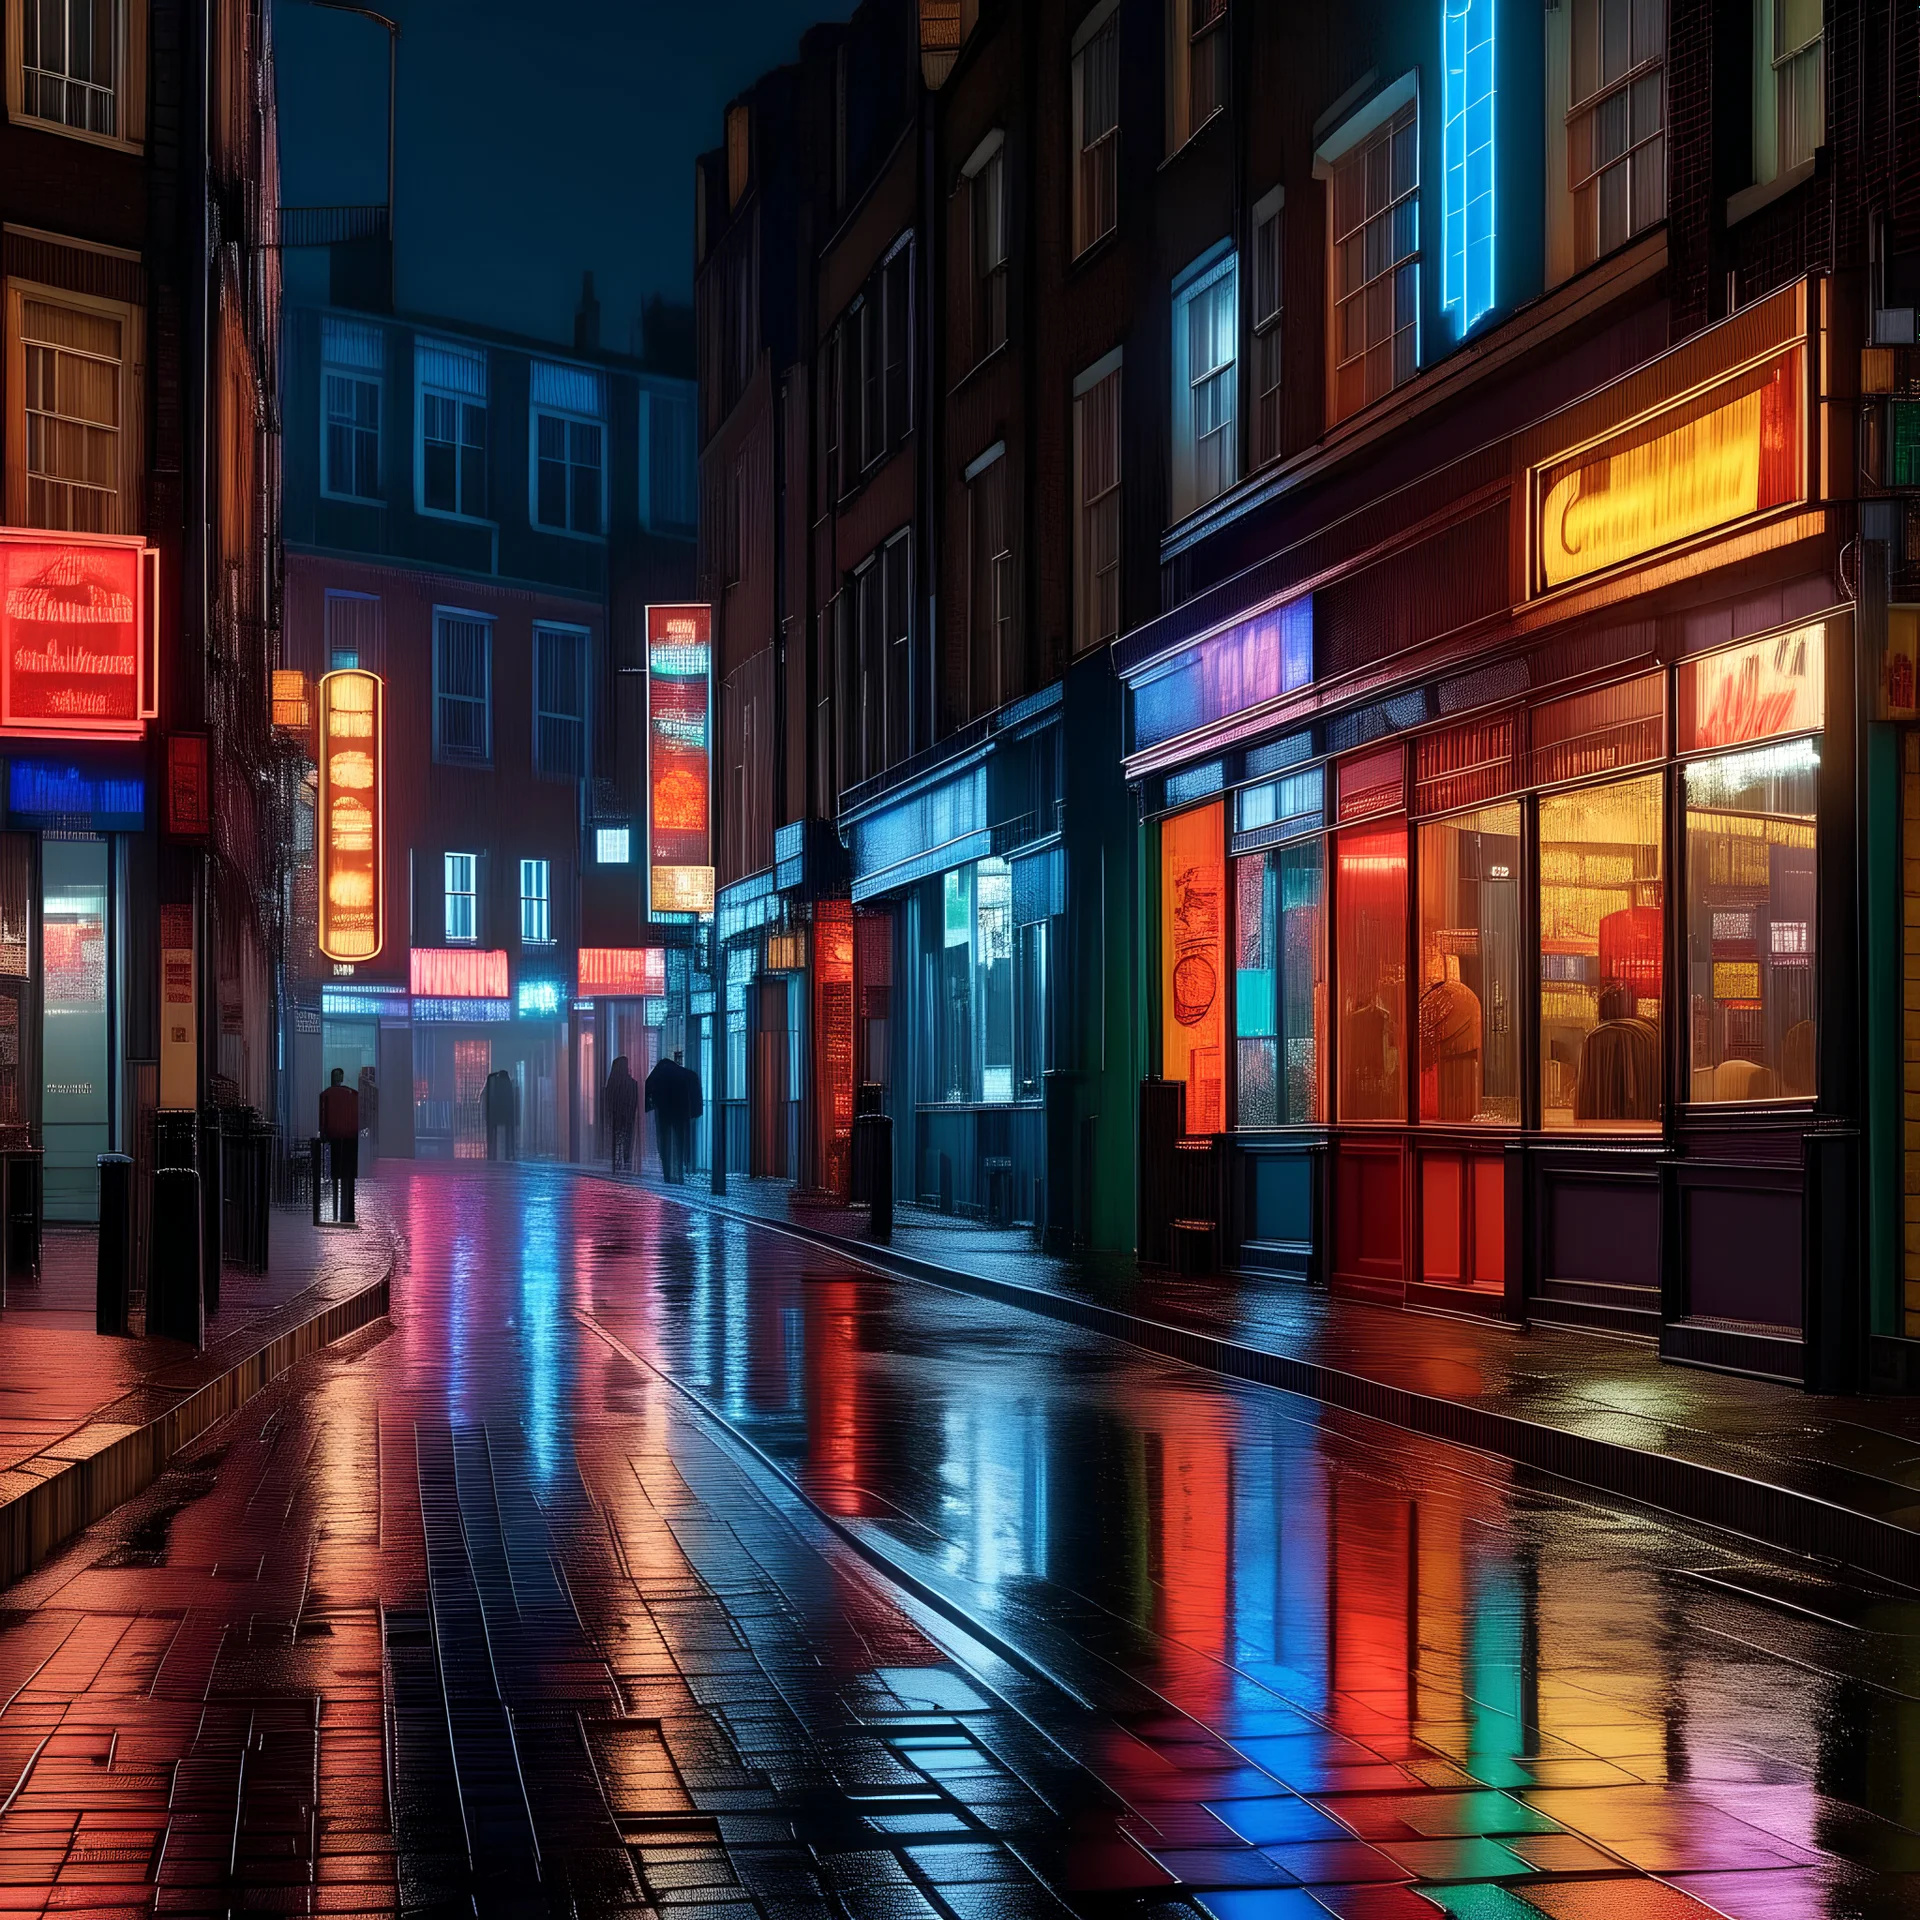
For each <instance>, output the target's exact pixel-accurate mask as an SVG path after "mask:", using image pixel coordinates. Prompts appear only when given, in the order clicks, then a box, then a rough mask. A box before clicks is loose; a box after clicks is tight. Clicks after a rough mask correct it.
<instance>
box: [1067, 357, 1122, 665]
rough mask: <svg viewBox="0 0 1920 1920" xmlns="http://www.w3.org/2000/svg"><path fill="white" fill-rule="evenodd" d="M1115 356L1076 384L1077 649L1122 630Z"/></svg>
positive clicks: (1093, 645)
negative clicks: (1104, 368) (1107, 365)
mask: <svg viewBox="0 0 1920 1920" xmlns="http://www.w3.org/2000/svg"><path fill="white" fill-rule="evenodd" d="M1114 358H1115V361H1116V364H1115V365H1114V366H1113V367H1112V368H1111V370H1110V371H1107V372H1104V373H1103V372H1101V371H1100V369H1099V368H1098V367H1095V368H1092V369H1090V370H1089V373H1088V374H1083V375H1081V377H1080V379H1079V380H1077V381H1075V382H1074V387H1075V393H1074V401H1073V457H1074V495H1075V500H1074V520H1073V536H1074V574H1075V583H1074V584H1075V592H1074V599H1075V607H1074V628H1075V640H1076V643H1077V645H1078V646H1079V647H1096V646H1098V645H1100V644H1101V642H1102V641H1106V640H1112V639H1114V638H1115V637H1116V636H1117V635H1118V634H1119V632H1120V368H1119V366H1118V364H1117V360H1118V356H1117V355H1116V356H1114ZM1101 364H1102V365H1103V366H1104V365H1105V363H1104V362H1102V363H1101ZM1090 376H1097V377H1092V378H1091V379H1090Z"/></svg>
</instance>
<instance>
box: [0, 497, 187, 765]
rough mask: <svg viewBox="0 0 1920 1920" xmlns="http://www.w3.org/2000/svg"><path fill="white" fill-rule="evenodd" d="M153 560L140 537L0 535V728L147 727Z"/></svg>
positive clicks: (39, 731)
mask: <svg viewBox="0 0 1920 1920" xmlns="http://www.w3.org/2000/svg"><path fill="white" fill-rule="evenodd" d="M158 567H159V555H158V554H157V553H156V552H154V551H153V550H151V549H149V548H148V547H146V546H145V545H144V543H143V542H141V541H140V540H138V539H126V538H119V537H113V536H108V535H90V534H67V533H62V534H48V533H29V532H25V531H22V530H16V529H12V528H9V529H7V530H5V532H4V533H0V728H4V729H5V730H6V731H8V732H13V733H32V734H36V735H41V736H54V737H70V738H89V737H98V736H101V735H133V734H140V733H143V732H144V731H145V730H146V724H147V722H148V721H149V720H151V719H153V718H154V716H155V714H156V713H157V712H158V688H157V684H156V682H157V664H158V663H157V658H156V654H155V647H154V639H155V636H154V624H153V623H154V621H155V619H156V617H157V612H158V604H159V595H158V593H157V591H156V587H157V584H158V581H157V575H158Z"/></svg>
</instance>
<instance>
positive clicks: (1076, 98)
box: [1073, 12, 1120, 259]
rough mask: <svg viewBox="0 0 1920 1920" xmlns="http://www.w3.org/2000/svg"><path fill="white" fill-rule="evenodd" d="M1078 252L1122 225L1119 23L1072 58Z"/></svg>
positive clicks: (1108, 25)
mask: <svg viewBox="0 0 1920 1920" xmlns="http://www.w3.org/2000/svg"><path fill="white" fill-rule="evenodd" d="M1073 154H1074V161H1073V251H1074V257H1075V258H1076V259H1077V258H1078V257H1079V256H1080V255H1081V254H1083V253H1085V252H1086V250H1087V249H1088V248H1089V247H1090V246H1092V245H1093V244H1094V242H1095V241H1097V240H1104V239H1105V238H1106V237H1107V235H1108V234H1110V233H1111V232H1112V231H1113V230H1114V228H1115V227H1116V226H1117V225H1118V224H1119V221H1120V22H1119V19H1118V17H1117V16H1116V15H1114V14H1113V13H1112V12H1109V13H1108V15H1107V17H1106V22H1105V24H1104V25H1103V26H1101V27H1100V28H1099V29H1098V30H1097V31H1096V32H1095V33H1094V34H1093V36H1092V37H1091V38H1090V39H1089V40H1087V41H1086V42H1085V43H1084V44H1083V45H1082V46H1081V47H1080V49H1079V51H1078V52H1077V53H1075V54H1074V56H1073Z"/></svg>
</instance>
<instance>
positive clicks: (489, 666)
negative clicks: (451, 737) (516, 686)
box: [433, 607, 494, 767]
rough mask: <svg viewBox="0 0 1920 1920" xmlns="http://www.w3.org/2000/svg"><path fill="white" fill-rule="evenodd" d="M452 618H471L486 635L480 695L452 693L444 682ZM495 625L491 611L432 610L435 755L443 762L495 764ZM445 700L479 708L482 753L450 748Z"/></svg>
mask: <svg viewBox="0 0 1920 1920" xmlns="http://www.w3.org/2000/svg"><path fill="white" fill-rule="evenodd" d="M449 620H459V621H463V622H470V623H471V624H473V625H475V626H477V627H479V628H480V629H481V632H482V634H483V635H484V639H485V644H484V647H483V649H482V652H481V656H480V658H481V661H482V664H483V666H484V668H485V674H486V687H485V690H484V691H483V692H482V693H481V694H480V695H478V696H477V697H476V696H475V695H473V694H467V693H449V692H447V691H446V689H445V688H444V687H443V686H442V685H441V677H442V676H441V671H440V663H441V649H440V643H441V637H442V623H443V622H444V621H449ZM493 626H494V622H493V615H492V614H490V613H476V612H474V611H473V610H472V609H471V608H468V607H435V608H434V610H433V757H434V759H435V760H436V761H437V762H438V763H440V764H441V765H443V766H454V767H491V766H492V765H493ZM443 700H458V701H460V702H461V703H463V704H464V705H467V706H477V707H479V708H480V710H481V713H480V719H481V728H482V731H483V732H484V733H485V735H486V748H485V751H484V752H483V753H479V754H472V753H464V752H454V751H450V750H449V749H448V747H447V739H446V729H445V728H444V727H443V726H442V724H441V710H440V708H441V702H442V701H443Z"/></svg>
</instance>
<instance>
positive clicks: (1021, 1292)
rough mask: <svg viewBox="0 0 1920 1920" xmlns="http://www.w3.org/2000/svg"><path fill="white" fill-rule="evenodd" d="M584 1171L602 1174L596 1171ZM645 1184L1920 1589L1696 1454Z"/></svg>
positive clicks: (1884, 1532) (1855, 1535) (1892, 1545)
mask: <svg viewBox="0 0 1920 1920" xmlns="http://www.w3.org/2000/svg"><path fill="white" fill-rule="evenodd" d="M579 1171H580V1172H582V1173H587V1174H588V1175H589V1177H595V1176H593V1175H592V1172H591V1170H589V1169H585V1168H582V1169H579ZM598 1177H602V1178H604V1177H605V1176H598ZM634 1184H635V1185H636V1186H638V1187H639V1190H641V1191H643V1192H647V1193H649V1194H651V1195H652V1196H653V1197H654V1198H656V1199H658V1200H661V1201H664V1202H666V1203H668V1204H672V1203H675V1202H677V1203H678V1204H680V1205H681V1206H685V1207H688V1208H691V1209H697V1210H699V1211H702V1212H706V1213H712V1214H717V1215H720V1216H722V1217H724V1218H726V1219H729V1220H734V1221H738V1222H739V1223H740V1224H741V1225H743V1226H755V1227H762V1228H765V1229H766V1230H767V1231H768V1232H769V1233H784V1234H787V1235H789V1236H790V1237H791V1238H793V1239H796V1240H803V1241H806V1242H808V1243H810V1244H812V1245H814V1246H817V1247H820V1248H822V1249H824V1250H826V1251H829V1252H832V1253H836V1254H839V1255H840V1256H842V1257H843V1258H845V1259H850V1260H853V1261H855V1262H856V1263H857V1264H859V1265H861V1266H865V1267H869V1268H871V1269H873V1270H874V1271H876V1272H878V1273H882V1274H887V1275H891V1276H892V1277H895V1278H901V1279H910V1280H920V1281H924V1282H926V1283H928V1284H929V1285H932V1286H936V1287H944V1288H946V1289H947V1290H948V1291H950V1292H954V1293H966V1294H972V1295H974V1296H975V1297H976V1298H980V1299H986V1300H994V1301H998V1302H1000V1303H1001V1304H1003V1305H1006V1306H1012V1307H1020V1308H1023V1309H1025V1310H1026V1311H1027V1312H1030V1313H1037V1314H1040V1315H1043V1316H1044V1317H1046V1318H1048V1319H1051V1320H1060V1321H1065V1322H1066V1323H1067V1324H1068V1325H1071V1326H1077V1327H1081V1328H1084V1329H1085V1330H1087V1331H1088V1332H1092V1333H1102V1334H1106V1335H1109V1336H1110V1337H1112V1338H1114V1339H1117V1340H1124V1341H1126V1342H1127V1343H1128V1344H1129V1345H1132V1346H1136V1347H1142V1348H1144V1349H1146V1350H1147V1351H1148V1352H1151V1353H1157V1354H1160V1355H1162V1356H1163V1357H1165V1358H1167V1359H1170V1360H1179V1361H1183V1362H1184V1363H1185V1364H1187V1365H1188V1366H1193V1367H1199V1368H1202V1369H1204V1370H1206V1371H1208V1372H1212V1373H1220V1374H1225V1375H1227V1376H1229V1377H1230V1378H1233V1379H1237V1380H1246V1381H1250V1382H1253V1383H1255V1384H1257V1385H1260V1386H1268V1387H1277V1388H1279V1389H1280V1390H1281V1391H1282V1392H1286V1393H1295V1394H1299V1395H1300V1396H1301V1397H1302V1398H1304V1399H1310V1400H1318V1401H1320V1402H1321V1403H1322V1404H1323V1405H1326V1406H1330V1407H1337V1408H1339V1409H1340V1410H1342V1411H1343V1412H1348V1413H1357V1414H1361V1415H1364V1416H1365V1417H1367V1418H1369V1419H1374V1420H1380V1421H1384V1422H1385V1423H1387V1424H1388V1425H1391V1426H1396V1427H1402V1428H1404V1429H1406V1430H1407V1431H1408V1432H1411V1433H1418V1434H1422V1435H1425V1436H1426V1437H1428V1438H1430V1439H1434V1440H1441V1441H1445V1442H1447V1443H1448V1444H1450V1445H1453V1446H1459V1447H1467V1448H1470V1449H1472V1450H1473V1451H1475V1452H1479V1453H1488V1454H1493V1455H1495V1456H1496V1457H1498V1458H1501V1459H1505V1460H1510V1461H1512V1462H1514V1463H1515V1464H1516V1465H1519V1466H1523V1467H1527V1468H1530V1469H1533V1470H1535V1471H1537V1472H1541V1473H1545V1474H1550V1475H1552V1476H1553V1477H1554V1478H1556V1479H1560V1480H1565V1481H1568V1482H1570V1483H1572V1484H1573V1485H1575V1486H1578V1487H1581V1488H1584V1489H1586V1490H1587V1491H1589V1492H1590V1493H1600V1494H1604V1495H1608V1496H1610V1497H1612V1498H1614V1499H1616V1500H1624V1501H1627V1502H1630V1503H1631V1504H1633V1505H1635V1506H1640V1507H1647V1508H1651V1509H1652V1510H1653V1511H1655V1512H1657V1513H1661V1514H1665V1515H1668V1516H1670V1517H1672V1518H1675V1519H1679V1520H1688V1521H1693V1522H1695V1523H1697V1524H1699V1525H1703V1526H1708V1527H1713V1528H1716V1529H1719V1530H1722V1531H1725V1532H1729V1533H1735V1534H1740V1535H1744V1536H1745V1537H1746V1538H1747V1539H1750V1540H1755V1541H1758V1542H1759V1543H1761V1544H1762V1545H1764V1546H1769V1547H1773V1548H1775V1549H1777V1550H1779V1551H1782V1552H1786V1553H1792V1554H1800V1555H1806V1556H1811V1557H1813V1558H1817V1559H1825V1560H1835V1561H1839V1562H1841V1563H1842V1564H1843V1565H1845V1566H1848V1567H1851V1568H1854V1569H1855V1570H1857V1571H1859V1572H1862V1573H1868V1574H1873V1575H1876V1576H1878V1577H1879V1578H1881V1579H1885V1580H1893V1581H1898V1582H1899V1583H1901V1584H1902V1585H1905V1586H1910V1587H1917V1588H1920V1531H1916V1530H1915V1529H1913V1528H1911V1527H1907V1526H1903V1525H1901V1524H1900V1523H1899V1522H1898V1521H1893V1520H1888V1519H1884V1518H1882V1517H1881V1516H1879V1515H1877V1514H1872V1513H1865V1512H1862V1511H1860V1510H1859V1509H1857V1508H1853V1507H1848V1506H1845V1505H1842V1504H1841V1503H1840V1502H1839V1501H1836V1500H1828V1499H1823V1498H1821V1497H1820V1496H1819V1495H1818V1494H1814V1493H1808V1492H1804V1491H1801V1490H1800V1489H1797V1488H1792V1487H1785V1486H1781V1485H1778V1484H1776V1483H1774V1482H1770V1481H1767V1480H1763V1479H1760V1478H1758V1477H1757V1476H1755V1475H1750V1474H1743V1473H1737V1472H1734V1471H1732V1470H1730V1469H1728V1468H1725V1467H1718V1466H1713V1465H1710V1464H1708V1463H1707V1462H1704V1461H1699V1460H1694V1459H1689V1458H1686V1457H1684V1456H1682V1455H1678V1454H1671V1453H1661V1452H1656V1451H1655V1450H1653V1449H1652V1448H1648V1447H1638V1446H1633V1445H1630V1444H1628V1443H1627V1442H1624V1441H1619V1440H1607V1439H1600V1438H1597V1437H1595V1436H1592V1435H1589V1434H1581V1433H1574V1432H1571V1431H1569V1430H1568V1429H1566V1428H1563V1427H1555V1426H1550V1425H1548V1424H1547V1423H1546V1422H1544V1421H1539V1420H1529V1419H1526V1418H1524V1417H1522V1416H1520V1415H1517V1414H1511V1413H1503V1412H1501V1411H1499V1410H1498V1409H1496V1408H1492V1407H1481V1406H1475V1405H1472V1404H1470V1403H1468V1402H1465V1401H1459V1400H1450V1399H1447V1398H1446V1397H1445V1396H1443V1395H1440V1394H1431V1393H1421V1392H1418V1391H1417V1390H1415V1389H1413V1388H1409V1387H1401V1386H1396V1385H1393V1384H1392V1383H1390V1382H1388V1381H1384V1380H1377V1379H1373V1378H1371V1377H1369V1376H1368V1375H1366V1374H1363V1373H1358V1372H1354V1371H1352V1370H1351V1369H1349V1368H1345V1367H1337V1366H1333V1365H1330V1364H1328V1363H1327V1362H1325V1361H1321V1360H1302V1359H1299V1358H1297V1357H1295V1356H1293V1355H1290V1354H1285V1353H1277V1352H1274V1351H1272V1350H1270V1349H1268V1348H1264V1347H1254V1346H1249V1345H1248V1344H1246V1343H1245V1342H1244V1341H1238V1340H1232V1339H1229V1338H1227V1337H1226V1336H1224V1335H1221V1334H1217V1333H1209V1332H1206V1331H1204V1330H1203V1329H1200V1328H1196V1327H1187V1326H1182V1325H1179V1324H1178V1323H1175V1322H1168V1321H1162V1320H1154V1319H1150V1318H1149V1317H1147V1316H1146V1315H1144V1314H1137V1313H1131V1312H1128V1311H1127V1310H1125V1309H1124V1308H1120V1307H1109V1306H1105V1305H1102V1304H1101V1303H1099V1302H1098V1301H1093V1300H1082V1299H1077V1298H1075V1297H1074V1296H1072V1295H1070V1294H1064V1293H1055V1292H1053V1291H1051V1290H1050V1289H1048V1288H1045V1287H1038V1286H1027V1285H1022V1284H1021V1283H1019V1282H1018V1281H1012V1280H1000V1279H995V1278H992V1277H990V1276H988V1275H985V1274H976V1273H969V1272H967V1271H966V1270H965V1269H964V1268H961V1267H955V1266H945V1265H941V1264H939V1263H937V1262H935V1261H932V1260H925V1259H922V1258H920V1257H918V1256H917V1255H914V1254H908V1253H901V1252H898V1251H896V1250H894V1249H893V1248H890V1247H886V1246H879V1245H876V1244H875V1243H874V1242H873V1241H871V1240H862V1239H857V1238H854V1237H852V1236H850V1235H841V1234H836V1233H832V1232H829V1231H828V1230H827V1229H825V1228H823V1227H817V1226H811V1225H808V1224H805V1223H803V1222H800V1221H795V1220H779V1219H769V1218H768V1217H766V1216H765V1215H763V1214H758V1213H752V1212H749V1211H748V1210H747V1209H745V1208H741V1207H731V1206H728V1205H726V1204H725V1202H724V1201H720V1200H715V1199H710V1198H709V1197H708V1196H707V1195H706V1194H704V1193H699V1192H696V1191H694V1190H691V1189H688V1190H682V1191H677V1192H668V1191H666V1190H665V1189H663V1188H660V1187H658V1186H653V1185H642V1184H641V1183H638V1182H636V1183H634Z"/></svg>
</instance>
